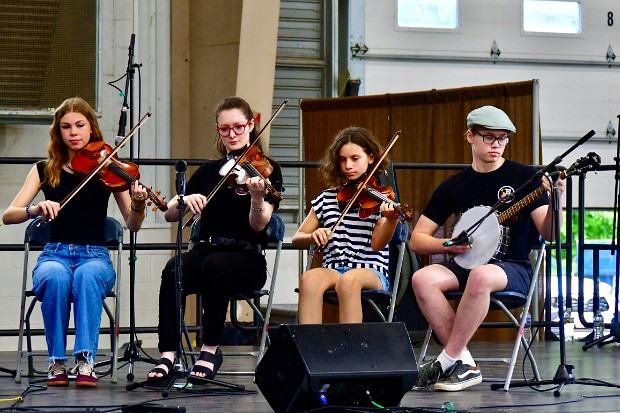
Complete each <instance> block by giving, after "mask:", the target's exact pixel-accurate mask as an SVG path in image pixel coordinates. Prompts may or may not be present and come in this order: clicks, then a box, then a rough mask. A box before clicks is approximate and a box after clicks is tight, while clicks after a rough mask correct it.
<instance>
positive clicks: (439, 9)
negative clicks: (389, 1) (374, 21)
mask: <svg viewBox="0 0 620 413" xmlns="http://www.w3.org/2000/svg"><path fill="white" fill-rule="evenodd" d="M396 4H397V11H396V25H397V28H401V29H445V30H456V29H458V25H459V19H458V9H459V5H458V0H396Z"/></svg>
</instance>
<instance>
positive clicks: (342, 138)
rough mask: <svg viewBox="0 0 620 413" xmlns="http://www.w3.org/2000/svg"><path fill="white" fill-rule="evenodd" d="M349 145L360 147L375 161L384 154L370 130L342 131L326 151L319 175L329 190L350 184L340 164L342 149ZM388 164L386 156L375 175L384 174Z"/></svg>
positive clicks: (354, 128) (358, 127) (358, 128)
mask: <svg viewBox="0 0 620 413" xmlns="http://www.w3.org/2000/svg"><path fill="white" fill-rule="evenodd" d="M347 143H354V144H356V145H358V146H360V147H361V148H362V149H363V150H364V152H365V153H366V154H367V155H373V156H374V158H375V160H379V158H380V157H381V155H382V153H383V148H382V147H381V146H380V145H379V143H378V142H377V140H376V139H375V137H374V136H373V135H372V133H370V131H369V130H368V129H366V128H362V127H360V126H349V127H348V128H345V129H343V130H341V131H340V132H338V133H337V134H336V136H335V137H334V141H333V142H332V144H331V145H330V146H329V148H327V150H326V151H325V154H324V155H323V159H321V164H320V166H319V175H320V176H321V179H323V182H324V183H325V185H326V186H327V187H328V188H336V187H340V186H342V185H344V184H346V183H347V182H349V180H348V179H347V177H346V176H345V175H344V173H343V172H342V170H341V169H340V162H339V158H340V148H342V147H343V146H344V145H346V144H347ZM388 164H389V160H388V157H387V156H386V157H385V159H383V162H381V164H380V165H379V167H378V168H377V171H376V172H375V175H378V174H380V173H383V171H385V169H386V168H387V165H388Z"/></svg>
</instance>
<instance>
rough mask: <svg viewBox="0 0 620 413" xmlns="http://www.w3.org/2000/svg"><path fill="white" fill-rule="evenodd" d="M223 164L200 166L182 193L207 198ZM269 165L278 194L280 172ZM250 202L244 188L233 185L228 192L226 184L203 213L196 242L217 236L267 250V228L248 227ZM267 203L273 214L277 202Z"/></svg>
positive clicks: (272, 163)
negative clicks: (272, 208)
mask: <svg viewBox="0 0 620 413" xmlns="http://www.w3.org/2000/svg"><path fill="white" fill-rule="evenodd" d="M268 159H269V158H268ZM225 163H226V158H222V159H218V160H213V161H207V162H205V163H204V164H202V165H201V166H200V167H199V168H198V169H197V170H196V172H194V174H193V175H192V177H191V178H190V179H189V180H188V181H187V185H186V188H185V193H186V194H187V195H191V194H196V193H199V194H203V195H205V196H208V195H209V194H210V193H211V191H212V190H213V188H215V186H216V185H217V184H218V183H219V182H220V180H221V179H222V176H221V175H220V169H221V168H222V166H223V165H224V164H225ZM269 163H270V164H271V166H272V168H273V171H272V172H271V175H270V176H269V178H268V179H269V181H270V182H271V184H272V185H273V187H275V188H276V190H277V191H281V190H282V171H281V170H280V165H278V164H277V163H276V162H274V161H273V160H271V159H269ZM250 198H251V197H250V194H249V193H248V192H247V189H245V190H244V186H243V185H238V184H237V183H236V182H235V183H233V184H232V188H231V187H229V184H228V183H224V184H223V185H222V187H221V188H220V189H218V191H217V192H216V193H215V195H214V196H213V198H212V199H211V201H210V202H209V203H208V204H207V206H206V207H205V208H204V209H203V210H202V214H201V218H200V223H201V224H200V233H199V234H198V239H199V240H206V239H208V238H209V237H211V236H217V237H224V238H231V239H236V240H245V241H249V242H253V243H255V244H260V245H261V246H263V247H266V245H267V227H265V228H264V229H263V230H262V231H260V232H256V231H254V230H253V229H252V227H251V226H250V221H249V214H250V207H251V206H250V205H251V202H250ZM269 202H270V203H272V204H274V205H275V208H274V212H275V211H276V210H277V209H278V206H279V203H278V201H277V200H273V199H270V200H269Z"/></svg>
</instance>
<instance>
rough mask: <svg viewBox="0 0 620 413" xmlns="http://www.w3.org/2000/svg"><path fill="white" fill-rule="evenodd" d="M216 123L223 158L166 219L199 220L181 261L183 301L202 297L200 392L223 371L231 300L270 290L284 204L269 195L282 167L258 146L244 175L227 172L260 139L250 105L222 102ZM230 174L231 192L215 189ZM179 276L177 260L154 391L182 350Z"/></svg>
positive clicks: (170, 266) (239, 170) (164, 293)
mask: <svg viewBox="0 0 620 413" xmlns="http://www.w3.org/2000/svg"><path fill="white" fill-rule="evenodd" d="M215 123H216V137H215V139H216V146H217V148H218V150H219V152H220V154H221V158H220V159H216V160H210V161H207V162H205V163H204V164H202V165H201V166H200V167H199V168H198V169H197V170H196V171H195V172H194V174H193V175H192V176H191V178H190V179H189V180H188V182H187V186H186V189H185V193H186V194H187V195H185V196H184V197H183V200H184V203H185V210H184V211H183V213H182V214H179V210H178V208H177V206H178V203H179V200H178V196H175V197H174V198H173V199H172V200H170V202H169V203H168V210H167V211H166V213H165V218H166V220H167V221H170V222H172V221H178V220H179V219H181V218H182V216H183V215H185V214H186V213H188V212H191V213H192V214H199V216H200V217H201V225H200V232H199V234H198V236H197V238H196V239H193V242H194V247H193V248H192V249H191V250H190V251H188V252H186V253H183V254H182V255H181V261H182V266H181V268H182V272H183V274H182V284H183V295H184V296H186V295H188V294H200V295H201V297H202V305H203V309H204V311H203V313H202V314H203V316H202V317H203V318H202V326H203V328H204V331H203V334H202V337H203V339H202V343H201V345H202V347H201V349H200V355H199V357H198V360H197V362H196V364H195V365H194V367H193V368H192V371H191V372H190V375H189V380H190V381H191V382H193V383H196V384H201V383H204V382H205V381H204V380H203V379H205V378H206V379H212V378H214V377H215V375H216V374H217V371H218V369H219V367H220V366H221V364H222V361H223V357H222V352H221V351H220V350H219V344H220V337H221V336H222V331H223V329H224V323H225V321H226V312H227V309H228V304H229V297H230V296H231V295H233V294H237V293H245V292H248V291H254V290H258V289H260V288H262V287H263V285H264V284H265V281H266V279H267V264H266V260H265V256H264V254H263V253H262V250H263V248H265V247H266V244H267V232H266V231H267V224H268V223H269V221H270V219H271V215H272V213H273V212H275V211H276V210H277V209H278V206H279V198H278V197H277V196H275V195H274V194H272V193H270V192H269V191H268V188H270V187H271V188H272V189H274V190H275V191H274V192H275V194H276V195H278V194H279V192H278V191H279V190H281V184H282V173H281V170H280V167H279V165H278V164H277V163H276V162H274V161H273V160H271V159H269V158H267V157H266V156H263V155H262V153H261V151H262V148H261V142H260V140H261V138H259V139H258V142H256V144H255V145H254V146H253V147H250V148H249V149H250V150H249V151H248V152H247V154H250V153H253V154H255V155H256V156H252V159H247V160H246V159H241V160H240V163H239V164H242V165H243V166H244V167H238V166H237V167H234V168H233V167H232V166H229V165H230V162H231V161H232V162H233V163H234V160H235V159H236V157H238V156H239V155H240V154H242V153H243V152H244V151H245V150H246V149H248V145H249V144H250V143H251V142H254V141H255V139H256V136H257V134H258V131H257V127H256V123H255V120H254V115H253V112H252V109H251V108H250V105H249V104H248V103H247V102H246V101H245V100H243V99H242V98H240V97H228V98H225V99H223V100H222V101H221V102H219V104H218V105H217V107H216V109H215ZM246 156H247V155H246ZM255 165H256V166H258V167H259V168H260V169H262V167H263V166H268V168H265V169H268V170H269V174H268V175H269V176H268V178H267V177H265V176H262V175H261V176H260V177H259V176H250V175H252V173H251V171H255V168H254V166H255ZM246 167H247V168H246ZM231 169H234V172H233V173H232V174H231V177H232V178H233V179H231V182H230V184H225V185H222V186H221V187H218V184H219V183H220V182H221V180H222V178H223V176H222V175H226V173H227V172H228V171H230V170H231ZM271 183H273V187H272V186H271ZM216 188H219V189H216ZM179 215H181V216H179ZM174 269H175V259H174V258H172V259H171V260H169V261H168V263H167V264H166V267H165V268H164V270H163V272H162V280H161V288H160V293H159V346H158V347H159V351H160V352H161V358H160V360H159V364H158V365H157V366H156V367H155V368H154V369H152V370H151V371H150V372H149V373H148V376H147V382H150V383H155V382H164V381H167V379H168V378H169V376H170V372H171V371H172V367H173V361H174V359H175V352H176V349H177V346H178V344H177V331H178V330H177V316H178V314H177V310H176V300H175V290H176V284H175V273H174ZM183 301H185V300H184V299H183Z"/></svg>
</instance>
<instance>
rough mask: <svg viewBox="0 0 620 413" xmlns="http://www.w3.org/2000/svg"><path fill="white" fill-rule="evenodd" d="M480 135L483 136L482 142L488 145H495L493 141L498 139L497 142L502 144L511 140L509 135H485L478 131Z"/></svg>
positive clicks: (504, 144)
mask: <svg viewBox="0 0 620 413" xmlns="http://www.w3.org/2000/svg"><path fill="white" fill-rule="evenodd" d="M478 135H480V136H481V137H482V142H484V143H486V144H487V145H493V143H495V141H497V143H499V145H500V146H506V144H507V143H508V141H510V137H509V136H508V135H504V136H495V135H483V134H481V133H478Z"/></svg>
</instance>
